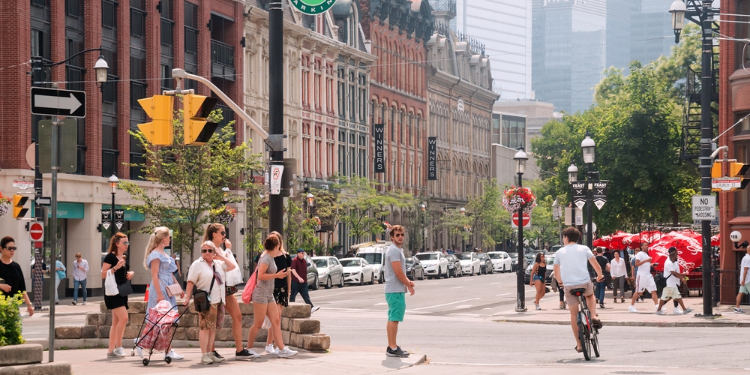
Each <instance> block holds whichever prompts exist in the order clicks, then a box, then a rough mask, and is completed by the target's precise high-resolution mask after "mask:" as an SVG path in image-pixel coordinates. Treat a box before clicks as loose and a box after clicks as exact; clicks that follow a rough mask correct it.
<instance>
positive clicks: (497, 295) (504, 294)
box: [495, 293, 510, 297]
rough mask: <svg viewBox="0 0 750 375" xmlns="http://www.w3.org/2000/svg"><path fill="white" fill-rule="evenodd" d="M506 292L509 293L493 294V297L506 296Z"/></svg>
mask: <svg viewBox="0 0 750 375" xmlns="http://www.w3.org/2000/svg"><path fill="white" fill-rule="evenodd" d="M508 294H510V293H503V294H495V297H500V296H507V295H508Z"/></svg>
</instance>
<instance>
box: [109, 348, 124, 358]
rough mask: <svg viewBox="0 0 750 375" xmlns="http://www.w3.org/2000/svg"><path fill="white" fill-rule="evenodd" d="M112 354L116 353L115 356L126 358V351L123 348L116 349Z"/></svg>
mask: <svg viewBox="0 0 750 375" xmlns="http://www.w3.org/2000/svg"><path fill="white" fill-rule="evenodd" d="M112 353H115V355H117V356H118V357H120V358H125V349H123V348H122V346H121V347H119V348H117V349H115V350H114V351H113V352H112Z"/></svg>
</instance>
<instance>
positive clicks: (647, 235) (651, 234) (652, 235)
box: [640, 230, 663, 243]
mask: <svg viewBox="0 0 750 375" xmlns="http://www.w3.org/2000/svg"><path fill="white" fill-rule="evenodd" d="M640 236H641V241H646V242H648V243H651V242H654V241H657V240H660V239H661V237H662V236H663V235H662V233H661V232H659V231H658V230H651V231H648V230H647V231H643V232H641V234H640Z"/></svg>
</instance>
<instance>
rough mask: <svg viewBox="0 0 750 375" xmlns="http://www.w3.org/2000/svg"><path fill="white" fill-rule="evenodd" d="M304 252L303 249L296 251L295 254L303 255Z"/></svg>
mask: <svg viewBox="0 0 750 375" xmlns="http://www.w3.org/2000/svg"><path fill="white" fill-rule="evenodd" d="M304 252H305V249H297V254H299V253H304Z"/></svg>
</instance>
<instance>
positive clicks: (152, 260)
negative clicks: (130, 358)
mask: <svg viewBox="0 0 750 375" xmlns="http://www.w3.org/2000/svg"><path fill="white" fill-rule="evenodd" d="M169 233H170V232H169V228H167V227H157V228H155V229H154V233H152V234H151V237H149V240H148V245H146V254H145V256H144V257H143V268H145V269H146V270H148V271H150V272H151V282H150V283H149V289H148V304H147V306H146V313H147V314H148V310H150V309H152V308H154V307H155V306H156V305H157V304H159V302H161V301H163V300H167V301H169V305H170V306H172V307H174V306H177V296H176V295H174V294H172V295H170V294H169V293H167V287H169V286H170V285H175V284H177V285H178V286H179V282H177V278H176V277H175V276H174V273H175V271H177V263H176V262H175V260H174V258H172V257H170V256H169V255H167V253H166V251H165V248H166V247H168V246H169V245H170V243H171V242H172V239H171V238H170V235H169ZM180 291H182V286H180ZM180 298H185V293H184V292H181V293H180ZM137 340H138V339H136V342H138V341H137ZM135 349H136V351H137V352H138V355H139V356H141V357H143V353H142V350H141V347H139V346H136V348H135ZM167 356H169V357H170V358H172V359H184V358H185V357H184V356H181V355H179V354H177V353H175V351H174V350H173V349H172V348H171V347H170V348H168V349H167V350H166V351H165V352H164V358H166V357H167Z"/></svg>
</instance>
